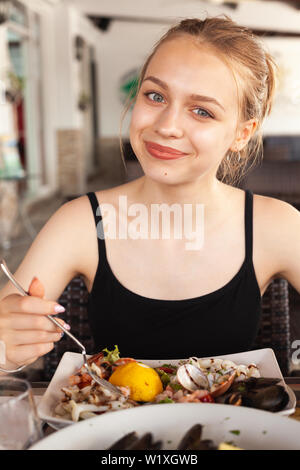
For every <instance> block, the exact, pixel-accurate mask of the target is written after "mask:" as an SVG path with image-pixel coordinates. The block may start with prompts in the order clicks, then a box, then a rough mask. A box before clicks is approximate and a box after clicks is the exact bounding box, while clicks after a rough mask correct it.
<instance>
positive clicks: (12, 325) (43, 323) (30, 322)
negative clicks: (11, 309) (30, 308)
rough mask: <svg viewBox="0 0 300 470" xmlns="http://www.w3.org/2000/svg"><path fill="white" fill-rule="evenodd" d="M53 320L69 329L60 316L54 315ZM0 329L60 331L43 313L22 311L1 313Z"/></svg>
mask: <svg viewBox="0 0 300 470" xmlns="http://www.w3.org/2000/svg"><path fill="white" fill-rule="evenodd" d="M55 320H56V321H58V322H59V323H60V324H61V325H62V326H64V327H65V328H66V329H70V327H69V325H68V324H67V323H65V321H64V320H63V319H62V318H57V317H55ZM0 330H44V331H48V332H52V333H53V332H56V331H57V332H59V333H60V332H61V329H60V328H59V327H58V326H56V325H55V324H54V323H52V321H50V320H49V318H47V317H45V316H44V315H31V314H27V315H24V314H23V313H9V314H3V315H1V318H0Z"/></svg>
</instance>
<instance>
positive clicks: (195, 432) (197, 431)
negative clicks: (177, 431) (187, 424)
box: [177, 424, 203, 450]
mask: <svg viewBox="0 0 300 470" xmlns="http://www.w3.org/2000/svg"><path fill="white" fill-rule="evenodd" d="M202 428H203V426H202V425H201V424H195V425H194V426H192V427H191V428H190V429H189V430H188V431H187V432H186V433H185V435H184V436H183V438H182V439H181V441H180V442H179V444H178V447H177V450H187V449H192V448H193V447H195V446H196V445H197V444H199V443H200V441H201V435H202Z"/></svg>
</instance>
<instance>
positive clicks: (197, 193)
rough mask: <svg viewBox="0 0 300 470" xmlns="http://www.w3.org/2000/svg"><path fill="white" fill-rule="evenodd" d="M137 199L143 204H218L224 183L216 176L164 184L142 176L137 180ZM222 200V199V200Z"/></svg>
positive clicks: (209, 205) (221, 196)
mask: <svg viewBox="0 0 300 470" xmlns="http://www.w3.org/2000/svg"><path fill="white" fill-rule="evenodd" d="M139 182H140V185H139V199H140V200H142V201H143V202H144V203H145V204H147V205H148V204H162V203H164V204H168V205H172V204H197V203H198V204H204V205H205V206H206V207H211V208H213V207H216V206H219V202H220V199H223V197H224V189H226V185H224V184H223V183H221V182H220V181H218V180H217V179H216V178H213V179H210V180H207V181H204V182H203V181H201V182H199V181H197V180H196V181H193V182H189V183H184V184H176V185H170V184H164V183H161V182H157V181H154V180H153V179H151V178H149V177H147V176H143V177H142V178H140V180H139ZM223 202H224V201H223Z"/></svg>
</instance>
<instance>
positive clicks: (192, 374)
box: [177, 364, 209, 392]
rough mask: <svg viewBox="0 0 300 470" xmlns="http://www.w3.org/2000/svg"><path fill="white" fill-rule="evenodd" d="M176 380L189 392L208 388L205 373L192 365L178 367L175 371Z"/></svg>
mask: <svg viewBox="0 0 300 470" xmlns="http://www.w3.org/2000/svg"><path fill="white" fill-rule="evenodd" d="M177 380H178V382H179V383H180V384H181V385H182V386H183V387H184V388H186V389H187V390H189V391H191V392H193V391H195V390H199V389H208V388H209V382H208V379H207V377H206V375H205V373H204V372H203V371H202V370H201V369H199V367H196V366H194V365H193V364H184V365H182V366H180V367H179V368H178V370H177Z"/></svg>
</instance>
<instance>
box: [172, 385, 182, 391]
mask: <svg viewBox="0 0 300 470" xmlns="http://www.w3.org/2000/svg"><path fill="white" fill-rule="evenodd" d="M169 385H170V387H172V388H173V390H176V391H177V390H182V388H183V387H182V385H180V384H171V383H170V384H169Z"/></svg>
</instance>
